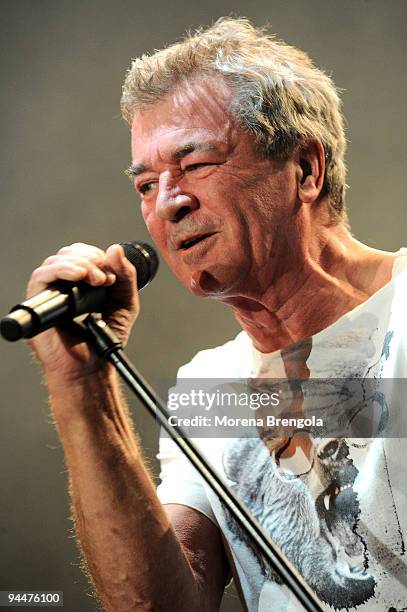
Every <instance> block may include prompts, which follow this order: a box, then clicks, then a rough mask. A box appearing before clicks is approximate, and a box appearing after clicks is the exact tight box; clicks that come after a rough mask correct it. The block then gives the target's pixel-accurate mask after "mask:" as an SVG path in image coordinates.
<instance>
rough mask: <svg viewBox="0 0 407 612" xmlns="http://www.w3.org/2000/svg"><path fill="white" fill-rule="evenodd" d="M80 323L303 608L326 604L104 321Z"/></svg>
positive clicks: (311, 610) (312, 609)
mask: <svg viewBox="0 0 407 612" xmlns="http://www.w3.org/2000/svg"><path fill="white" fill-rule="evenodd" d="M83 323H84V325H85V327H86V328H87V330H88V331H89V332H90V341H91V344H92V346H93V348H94V349H95V350H96V352H97V353H98V354H99V355H100V356H101V357H103V358H104V359H106V360H107V361H109V362H110V363H112V364H113V365H114V366H115V368H116V369H117V371H118V372H119V374H120V376H121V377H122V378H123V380H124V381H125V382H126V383H127V385H128V386H129V388H130V389H132V391H133V392H134V393H135V395H137V397H138V398H139V399H140V400H141V402H142V403H143V404H144V406H145V407H146V408H147V410H148V412H149V413H150V414H151V416H153V417H154V418H156V419H157V420H158V421H159V423H160V425H161V427H163V429H165V431H166V432H167V433H168V434H169V436H170V437H171V438H172V439H173V441H174V442H175V443H176V444H177V445H178V447H179V448H180V449H181V450H182V452H183V453H184V454H185V455H186V456H187V457H188V459H189V460H190V462H191V463H192V465H193V466H194V467H195V469H196V470H198V472H199V474H200V475H201V476H202V478H203V479H204V480H205V482H206V483H207V484H208V485H209V486H210V487H211V488H212V490H213V491H214V492H215V493H216V495H217V496H218V497H219V499H220V501H221V502H222V504H223V505H224V506H226V508H227V509H228V510H229V512H230V513H231V514H232V515H233V517H234V518H235V520H236V521H237V522H238V523H239V525H240V526H241V527H242V528H243V529H244V530H245V531H246V532H247V533H249V534H250V536H251V538H252V539H253V541H254V542H255V543H256V545H257V546H258V548H259V550H260V551H261V552H262V554H263V556H264V557H265V558H266V559H267V561H268V562H269V563H270V566H271V567H272V568H273V569H274V570H275V571H276V572H277V573H278V574H279V575H280V576H281V578H282V579H283V582H284V583H285V584H286V585H287V586H288V587H289V588H290V590H291V591H292V592H293V593H294V594H295V595H296V597H297V599H298V600H299V601H300V602H301V603H302V605H303V606H304V608H305V610H308V611H309V612H321V611H322V612H323V611H324V610H325V608H324V607H323V605H322V604H321V602H320V601H319V599H318V598H317V596H316V595H315V593H314V592H313V591H312V590H311V589H310V587H309V586H308V585H307V584H306V582H305V581H304V579H303V578H302V576H301V575H300V574H299V573H298V572H297V570H296V569H295V568H294V566H293V565H292V564H291V562H290V561H289V560H288V559H287V557H286V556H285V555H284V553H282V551H281V550H280V549H279V548H278V547H277V546H276V545H275V544H274V542H273V541H272V540H271V539H270V537H269V536H268V534H267V533H266V532H265V531H264V529H263V528H262V526H261V525H260V523H259V522H258V521H257V520H256V519H255V518H254V516H253V515H252V514H251V513H250V512H249V510H248V509H247V507H246V506H245V505H244V504H242V502H241V501H240V500H239V498H238V497H237V496H236V494H235V493H234V491H232V489H231V488H230V487H229V486H228V485H227V484H226V483H225V482H224V481H223V480H222V479H221V477H220V476H219V474H218V473H217V472H216V470H214V469H213V467H212V466H211V465H210V464H209V463H207V462H206V460H205V459H204V457H203V456H202V454H201V453H200V451H199V450H198V448H197V447H196V445H195V444H194V443H193V442H192V440H189V439H188V438H184V437H182V436H183V434H182V430H181V429H180V428H179V427H177V426H173V425H170V424H169V422H168V417H169V416H170V414H169V412H168V411H167V407H166V405H165V404H164V402H163V401H162V400H161V399H160V398H159V397H158V396H157V395H156V393H155V391H154V390H153V389H152V387H151V386H150V385H149V384H148V383H147V381H146V380H144V378H143V377H142V376H141V374H140V373H139V372H138V371H137V369H136V368H135V367H134V366H133V364H132V363H131V362H130V360H129V359H128V357H127V356H126V355H125V353H124V351H123V349H122V347H121V343H120V342H119V341H118V340H117V338H116V337H115V335H114V333H113V332H112V330H111V329H110V328H109V327H108V325H107V324H106V323H105V321H103V320H102V319H96V318H95V317H94V316H93V315H88V316H87V317H86V319H85V320H84V321H83Z"/></svg>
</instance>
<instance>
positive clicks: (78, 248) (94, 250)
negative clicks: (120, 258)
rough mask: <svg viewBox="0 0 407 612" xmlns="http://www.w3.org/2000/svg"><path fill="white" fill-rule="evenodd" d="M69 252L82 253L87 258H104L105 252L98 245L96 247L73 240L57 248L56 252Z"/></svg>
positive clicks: (65, 253)
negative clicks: (71, 242)
mask: <svg viewBox="0 0 407 612" xmlns="http://www.w3.org/2000/svg"><path fill="white" fill-rule="evenodd" d="M70 253H77V254H78V255H82V256H84V257H86V258H87V259H92V260H98V259H101V260H104V258H105V252H104V251H103V250H102V249H99V247H96V246H94V245H92V244H85V243H84V242H74V243H73V244H71V245H69V246H64V247H62V248H61V249H59V251H58V254H62V255H67V254H70Z"/></svg>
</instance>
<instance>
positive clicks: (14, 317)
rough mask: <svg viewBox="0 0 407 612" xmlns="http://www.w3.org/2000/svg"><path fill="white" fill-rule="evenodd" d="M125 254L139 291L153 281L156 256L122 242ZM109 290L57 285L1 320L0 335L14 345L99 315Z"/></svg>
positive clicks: (141, 244) (141, 246) (143, 247)
mask: <svg viewBox="0 0 407 612" xmlns="http://www.w3.org/2000/svg"><path fill="white" fill-rule="evenodd" d="M120 244H121V246H122V247H123V250H124V254H125V255H126V257H127V259H128V260H129V261H130V263H132V264H133V266H134V267H135V268H136V270H137V288H138V289H142V288H143V287H145V286H146V285H148V283H149V282H150V281H151V280H152V279H153V278H154V276H155V274H156V272H157V269H158V256H157V253H156V252H155V250H154V249H153V247H152V246H150V245H149V244H147V243H145V242H121V243H120ZM109 290H110V287H92V286H91V285H88V284H87V283H85V282H79V283H76V284H74V283H71V282H68V281H59V282H57V283H54V284H52V285H50V286H49V288H48V289H45V290H44V291H41V293H38V294H37V295H34V296H33V297H31V298H29V299H28V300H26V301H25V302H21V303H20V304H17V305H16V306H14V307H13V308H12V309H11V310H10V314H8V315H7V316H6V317H4V318H3V319H1V321H0V333H1V335H2V336H3V338H5V339H6V340H9V341H10V342H14V341H16V340H19V339H20V338H32V337H33V336H36V335H37V334H39V333H41V332H42V331H44V330H46V329H48V328H50V327H54V325H59V324H61V323H66V322H68V321H70V320H72V319H74V318H75V317H77V316H79V315H81V314H85V313H88V312H100V310H101V309H102V306H103V304H104V302H105V301H106V300H108V299H109Z"/></svg>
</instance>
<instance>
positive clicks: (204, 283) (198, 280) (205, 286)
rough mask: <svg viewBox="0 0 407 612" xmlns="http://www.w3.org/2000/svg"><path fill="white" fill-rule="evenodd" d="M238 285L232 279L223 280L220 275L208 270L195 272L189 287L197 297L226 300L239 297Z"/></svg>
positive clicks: (190, 279)
mask: <svg viewBox="0 0 407 612" xmlns="http://www.w3.org/2000/svg"><path fill="white" fill-rule="evenodd" d="M236 285H237V283H233V282H232V279H231V278H230V275H229V278H227V279H226V278H222V277H221V275H220V274H216V276H215V274H213V273H211V272H209V271H208V270H204V271H199V272H193V273H192V274H191V276H190V278H189V281H188V284H187V287H188V289H189V290H190V291H191V292H192V293H193V294H194V295H197V296H200V297H209V298H214V299H226V298H229V297H234V296H236V295H239V292H238V291H237V286H236Z"/></svg>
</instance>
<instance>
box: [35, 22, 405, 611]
mask: <svg viewBox="0 0 407 612" xmlns="http://www.w3.org/2000/svg"><path fill="white" fill-rule="evenodd" d="M122 112H123V116H124V118H125V119H126V121H127V122H128V123H129V124H130V126H131V134H132V163H131V166H130V168H129V170H128V174H129V176H130V178H131V180H132V182H133V183H134V187H135V189H136V191H137V192H138V193H139V194H140V197H141V207H142V214H143V217H144V220H145V223H146V225H147V228H148V231H149V232H150V234H151V236H152V238H153V240H154V242H155V244H156V245H157V247H158V248H159V251H160V253H161V255H162V256H163V257H164V259H165V260H166V261H167V263H168V265H169V266H170V268H171V269H172V270H173V272H174V273H175V274H176V276H177V277H178V278H179V280H180V281H181V282H182V283H183V284H184V285H185V286H186V287H187V288H188V289H189V290H190V291H192V292H193V293H194V294H195V295H198V296H203V297H212V298H215V299H217V300H220V301H222V302H223V303H225V304H227V305H228V306H230V308H231V310H232V312H233V315H234V316H235V317H236V319H237V321H238V322H239V324H240V325H241V327H242V331H241V333H240V334H239V335H238V336H237V337H236V338H235V339H234V340H232V341H231V342H228V343H227V344H225V345H224V346H220V347H217V348H215V349H211V350H206V351H202V352H200V353H198V355H197V356H196V357H195V358H194V359H193V360H192V361H191V363H190V364H188V365H186V366H184V367H183V368H181V370H180V372H179V378H180V379H184V378H211V377H212V378H219V377H222V378H232V379H237V378H239V379H240V378H243V379H252V380H261V379H262V378H285V379H291V378H304V377H305V378H324V379H339V378H358V379H359V378H360V379H361V380H365V379H369V378H373V379H374V378H385V377H387V378H403V377H405V376H406V374H407V369H406V355H407V353H406V349H407V344H406V324H407V317H406V314H405V313H406V312H407V309H406V307H407V293H406V290H405V289H406V282H407V281H406V274H407V272H404V271H403V270H404V268H405V267H406V265H407V253H405V252H404V251H403V250H401V251H399V252H398V253H388V252H383V251H378V250H375V249H372V248H370V247H368V246H365V245H364V244H361V243H360V242H358V241H357V240H356V239H355V238H353V236H352V235H351V233H350V231H349V228H348V223H347V218H346V212H345V208H344V197H345V187H346V185H345V176H346V172H345V163H344V153H345V136H344V130H343V120H342V116H341V112H340V101H339V98H338V94H337V92H336V90H335V87H334V85H333V83H332V81H331V79H330V78H329V77H328V76H327V75H326V74H324V73H323V72H322V71H320V70H319V69H317V68H316V67H315V66H314V65H313V64H312V62H311V60H310V59H309V58H308V56H307V55H306V54H305V53H303V52H302V51H300V50H298V49H296V48H295V47H290V46H288V45H286V44H284V43H283V42H279V41H276V40H275V39H274V38H273V37H270V36H267V35H266V34H265V33H264V32H263V31H261V30H256V29H255V28H253V27H252V26H251V25H250V23H249V22H247V21H246V20H244V19H222V20H220V21H218V22H217V23H216V24H215V25H214V26H213V27H211V28H209V29H207V30H204V31H200V32H198V33H196V34H195V35H191V36H189V37H187V38H185V39H184V40H183V41H182V42H180V43H177V44H174V45H172V46H170V47H168V48H166V49H164V50H162V51H158V52H156V53H154V54H153V55H152V56H143V57H142V58H140V59H137V60H136V61H134V62H133V64H132V67H131V69H130V70H129V72H128V74H127V77H126V80H125V84H124V89H123V97H122ZM361 205H362V206H365V207H366V211H368V202H362V203H361ZM58 279H66V280H69V281H75V282H76V281H79V280H83V281H85V282H87V283H90V284H91V285H94V286H98V285H109V286H111V293H110V295H111V300H110V301H109V303H108V304H107V305H106V308H105V311H104V312H103V313H102V315H103V318H104V319H105V320H106V321H107V323H108V324H109V325H110V326H111V328H112V329H113V330H114V331H115V332H116V334H117V335H118V336H119V337H120V338H121V340H123V341H126V339H127V337H128V335H129V333H130V329H131V327H132V324H133V322H134V320H135V319H136V317H137V314H138V311H139V304H138V296H137V290H136V281H135V274H134V268H133V266H132V265H131V264H129V262H128V261H127V260H126V258H125V257H124V254H123V251H122V249H121V247H120V246H118V245H113V246H111V247H110V248H108V249H107V251H106V252H103V251H102V250H100V249H99V248H96V247H94V246H89V245H85V244H73V245H71V246H69V247H64V248H62V249H61V250H60V251H59V252H58V253H57V254H56V255H53V256H51V257H48V258H47V259H46V260H45V261H44V263H43V264H42V265H41V266H40V267H39V268H37V269H36V270H35V271H34V272H33V274H32V277H31V280H30V282H29V286H28V294H29V295H33V294H35V293H37V292H39V291H41V290H43V289H44V288H45V287H46V286H47V285H49V284H50V283H53V282H55V281H57V280H58ZM180 334H182V330H180ZM32 344H33V347H34V350H35V352H36V355H37V357H38V359H39V361H40V362H41V364H42V367H43V369H44V372H45V377H46V380H47V383H48V386H49V391H50V396H51V403H52V410H53V414H54V417H55V422H56V425H57V428H58V431H59V434H60V437H61V440H62V443H63V446H64V450H65V457H66V463H67V466H68V469H69V475H70V490H71V495H72V505H73V511H74V517H75V524H76V530H77V535H78V539H79V542H80V545H81V548H82V551H83V555H84V558H85V560H86V565H87V568H88V571H89V574H90V576H91V578H92V581H93V582H94V584H95V587H96V590H97V593H98V595H99V598H100V600H101V602H102V604H103V606H104V608H105V609H106V610H109V611H111V612H121V611H123V612H124V611H126V612H127V611H130V610H132V611H133V610H134V611H139V610H157V611H170V610H171V611H172V610H174V611H185V612H190V611H195V610H196V611H199V612H212V611H213V610H217V609H219V606H220V602H221V598H222V594H223V590H224V587H225V583H226V582H227V580H228V579H229V576H230V575H233V576H234V578H235V579H236V583H237V586H238V589H239V592H240V595H241V598H242V603H243V605H244V606H245V609H248V610H250V611H251V612H252V611H257V610H259V611H266V610H296V609H300V608H299V604H297V603H296V601H295V600H294V598H293V597H292V596H290V593H289V592H288V590H287V589H286V587H285V586H284V585H282V584H281V580H280V579H279V577H278V576H277V575H276V574H275V573H274V572H273V571H272V570H271V569H270V568H269V567H268V565H267V564H266V563H265V562H264V560H263V559H262V557H261V555H260V554H259V553H258V551H257V550H256V549H255V547H254V546H253V544H252V543H251V541H250V540H249V539H248V538H247V536H246V534H245V533H243V532H242V530H241V529H240V528H239V527H238V526H237V525H236V524H235V522H234V520H233V518H232V517H231V516H230V515H229V514H228V513H227V512H226V510H225V509H224V508H223V507H222V506H221V504H220V503H219V501H218V500H217V498H216V496H215V495H214V494H213V493H212V491H211V490H210V489H209V488H208V487H206V485H205V484H204V483H203V482H202V481H201V479H200V477H199V476H198V475H197V473H196V472H195V471H194V470H193V468H192V467H191V466H190V464H189V463H188V462H187V460H186V459H184V457H183V456H182V454H181V453H180V451H179V450H178V449H177V447H176V445H175V444H174V443H173V442H171V441H169V440H163V441H162V444H161V448H160V459H161V462H162V474H161V477H162V483H161V485H160V486H159V488H158V492H156V491H155V488H154V485H153V482H152V479H151V477H150V475H149V473H148V471H147V469H146V468H145V466H144V464H143V460H142V457H141V453H140V450H139V448H138V445H137V440H136V437H135V435H134V433H133V430H132V425H131V423H130V419H129V417H128V414H127V412H126V409H125V407H124V405H123V401H122V399H121V396H120V391H119V387H118V382H117V379H116V375H115V372H114V371H113V369H112V366H111V365H109V364H107V363H106V362H104V361H102V360H99V358H98V357H96V356H95V355H94V354H93V353H92V352H91V351H90V349H89V348H88V346H87V345H86V343H84V341H83V337H82V336H81V334H80V333H79V332H77V331H75V328H73V327H72V330H70V329H69V330H66V329H64V330H55V329H52V330H48V331H46V332H44V333H42V334H40V335H39V336H38V337H37V338H35V339H34V340H33V341H32ZM404 419H406V417H405V416H404ZM400 435H402V434H400ZM201 442H202V446H203V447H204V449H203V450H204V451H205V454H206V456H207V458H208V460H210V461H211V462H212V463H213V465H214V466H215V467H216V469H218V470H219V472H220V473H221V474H222V475H223V476H224V477H225V478H226V479H227V481H228V482H229V484H230V485H231V486H232V488H234V490H235V492H236V493H237V494H238V495H239V496H240V498H241V499H242V501H243V502H244V503H246V504H247V505H248V506H249V508H250V510H251V511H252V512H253V514H254V515H255V516H256V518H257V519H258V520H259V521H260V522H261V523H262V524H263V526H264V527H265V529H266V530H267V531H268V532H269V533H270V535H271V537H272V538H273V540H274V541H275V542H276V544H277V545H278V546H279V547H280V548H281V549H282V551H283V552H284V553H285V554H286V555H287V557H288V558H289V559H290V561H291V562H292V563H293V564H294V565H295V566H296V567H297V568H298V570H299V571H300V573H301V574H302V575H303V576H304V578H305V580H306V581H307V583H308V584H309V585H310V586H311V588H312V589H313V590H314V591H316V593H317V594H318V596H319V598H320V599H321V600H322V601H323V602H324V603H325V605H326V606H327V608H331V609H335V610H345V609H349V608H355V609H357V610H381V611H383V610H390V609H391V610H402V609H406V607H407V579H406V576H407V572H406V559H407V557H406V554H405V541H406V532H407V504H406V487H405V483H404V480H405V478H404V477H403V463H402V459H403V457H404V456H405V454H402V453H403V451H404V453H405V446H404V441H403V440H402V439H398V438H387V439H385V438H376V439H367V438H364V439H358V440H355V439H353V438H352V437H340V438H329V439H328V438H319V439H312V438H310V437H308V436H296V435H292V436H289V437H288V438H287V439H285V440H283V443H282V441H281V440H277V441H275V440H274V441H273V440H272V439H270V438H269V436H268V434H267V431H263V432H260V436H259V438H253V437H252V438H250V437H245V438H240V439H230V440H226V441H225V440H224V439H212V440H202V441H201Z"/></svg>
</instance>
